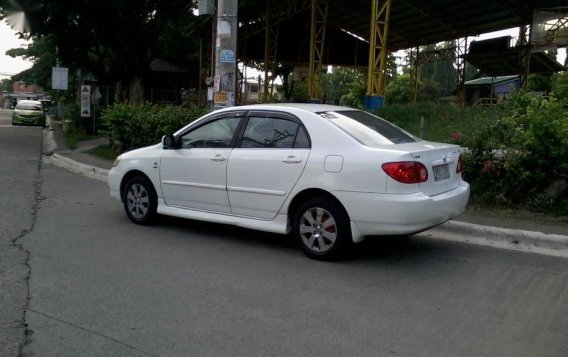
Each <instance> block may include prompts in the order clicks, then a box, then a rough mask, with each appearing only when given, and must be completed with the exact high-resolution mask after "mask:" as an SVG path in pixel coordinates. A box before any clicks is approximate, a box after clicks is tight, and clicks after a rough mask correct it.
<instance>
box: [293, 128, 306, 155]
mask: <svg viewBox="0 0 568 357" xmlns="http://www.w3.org/2000/svg"><path fill="white" fill-rule="evenodd" d="M294 148H296V149H309V148H310V138H309V137H308V133H307V132H306V129H305V128H304V127H303V126H300V127H299V128H298V134H297V135H296V141H295V142H294Z"/></svg>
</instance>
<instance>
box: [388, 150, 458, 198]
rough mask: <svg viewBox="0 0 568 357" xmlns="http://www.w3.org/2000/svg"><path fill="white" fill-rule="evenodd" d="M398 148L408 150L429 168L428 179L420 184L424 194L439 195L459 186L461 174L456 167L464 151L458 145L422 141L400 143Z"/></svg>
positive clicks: (415, 159)
mask: <svg viewBox="0 0 568 357" xmlns="http://www.w3.org/2000/svg"><path fill="white" fill-rule="evenodd" d="M397 148H398V149H404V150H407V151H408V152H409V153H410V155H411V156H412V158H413V160H414V161H417V162H420V163H422V164H423V165H424V166H425V167H426V169H427V170H428V180H427V181H425V182H422V183H420V184H419V187H420V191H422V192H423V193H424V194H426V195H428V196H433V195H438V194H441V193H444V192H447V191H450V190H452V189H454V188H456V187H457V186H458V184H459V180H460V175H459V174H458V173H456V169H457V165H458V160H459V157H460V154H461V152H462V150H461V148H460V147H459V146H458V145H451V144H442V143H433V142H425V141H421V142H416V143H408V144H400V145H397Z"/></svg>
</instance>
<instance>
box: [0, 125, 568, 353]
mask: <svg viewBox="0 0 568 357" xmlns="http://www.w3.org/2000/svg"><path fill="white" fill-rule="evenodd" d="M5 129H6V128H0V134H1V135H3V134H2V133H3V132H2V130H5ZM30 135H32V137H33V138H35V139H34V140H39V139H38V138H37V137H35V136H34V135H35V132H34V133H33V134H30ZM32 141H33V140H32ZM3 143H4V140H1V141H0V155H2V157H5V155H6V154H5V152H4V151H5V150H6V148H5V147H4V146H5V145H4V144H3ZM34 145H36V146H37V143H35V144H34ZM14 150H15V149H14ZM18 150H24V148H21V147H20V148H19V149H18ZM24 152H25V150H24ZM32 152H33V150H32ZM19 155H20V157H23V154H19ZM10 162H11V161H10ZM11 165H14V166H13V167H12V168H11V170H9V169H6V170H5V171H6V172H5V173H3V176H2V177H3V181H2V182H3V184H2V185H1V186H6V185H7V186H8V187H3V188H2V189H3V190H4V191H2V193H3V194H4V193H5V192H11V191H15V190H14V189H13V188H12V189H11V187H12V185H14V187H19V185H24V183H26V185H27V187H28V188H29V190H27V191H26V190H23V188H22V191H21V192H22V193H25V195H24V197H26V200H24V201H23V203H22V204H20V206H8V205H5V204H2V206H1V207H2V212H0V213H1V214H2V216H1V217H7V216H5V215H6V214H9V215H10V216H9V217H10V219H13V220H15V222H16V223H17V222H19V220H20V219H21V220H22V222H20V225H21V226H22V227H24V228H26V227H27V228H26V229H28V230H27V231H25V234H22V238H20V239H19V240H18V241H17V242H19V243H21V244H23V248H24V249H25V250H23V253H25V252H26V251H27V252H29V255H30V256H29V267H30V269H31V276H30V280H29V299H30V300H29V306H28V307H27V310H26V314H25V323H27V328H28V330H27V336H28V338H27V343H26V345H25V346H24V348H23V355H25V356H567V355H568V259H562V258H554V257H548V256H544V255H537V254H527V253H519V252H513V251H506V250H499V249H492V248H486V247H480V246H474V245H468V244H460V243H452V242H448V241H442V240H436V239H435V238H433V239H426V238H417V237H407V238H397V239H394V238H389V239H375V240H367V241H366V242H364V243H363V244H362V245H361V246H359V247H358V249H357V250H356V252H355V253H354V254H353V256H352V257H351V259H349V260H347V261H343V262H337V263H325V262H317V261H313V260H310V259H308V258H306V257H305V256H304V255H303V254H302V253H301V252H300V250H299V249H298V248H297V247H296V246H295V243H294V242H293V240H292V239H291V238H289V237H286V236H280V235H274V234H267V233H262V232H255V231H250V230H245V229H240V228H235V227H230V226H221V225H214V224H207V223H201V222H196V221H183V220H178V219H170V218H164V219H162V220H161V222H160V223H159V224H158V225H156V226H153V227H141V226H137V225H134V224H132V223H131V222H130V221H129V220H128V219H127V218H126V216H125V214H124V212H123V210H122V207H121V205H120V203H119V202H118V201H114V200H113V199H112V198H110V197H109V195H108V189H107V187H106V184H104V183H101V182H98V181H95V180H91V179H88V178H84V177H82V176H78V175H75V174H72V173H69V172H66V171H64V170H62V169H60V168H56V167H53V166H49V165H43V166H42V167H41V172H40V173H41V176H40V179H41V180H40V181H39V180H38V176H37V171H34V170H33V169H30V170H27V171H24V172H22V171H18V170H19V166H18V165H17V164H15V163H11ZM31 166H32V167H33V165H31ZM10 172H11V174H12V175H14V176H15V175H18V177H17V178H16V177H12V178H9V179H8V177H11V176H9V174H10ZM20 176H21V177H20ZM38 182H41V185H39V189H38V190H37V191H36V192H35V193H34V187H35V186H34V185H37V183H38ZM10 190H11V191H10ZM2 197H4V196H2ZM10 197H11V196H10ZM2 202H4V199H2ZM36 202H37V203H38V207H37V213H36V214H35V215H33V213H34V205H36ZM6 210H8V211H9V212H7V211H6ZM30 214H32V216H31V217H32V218H30ZM18 217H19V218H18ZM2 222H3V223H2V225H3V226H4V219H3V220H2ZM10 225H12V223H10ZM14 225H15V223H14ZM17 231H18V230H16V233H14V235H17ZM21 252H22V251H21ZM23 255H24V258H25V254H23ZM22 293H25V289H24V291H22ZM2 294H4V293H2ZM25 297H26V296H23V298H24V299H23V300H25ZM12 298H14V297H13V296H12ZM23 306H25V303H24V304H23ZM0 321H1V320H0ZM22 326H23V324H22ZM1 328H2V325H1V324H0V329H1ZM0 336H1V335H0ZM0 351H1V350H0ZM0 355H2V356H4V354H2V353H0Z"/></svg>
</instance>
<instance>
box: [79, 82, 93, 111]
mask: <svg viewBox="0 0 568 357" xmlns="http://www.w3.org/2000/svg"><path fill="white" fill-rule="evenodd" d="M90 117H91V86H90V85H82V86H81V118H90Z"/></svg>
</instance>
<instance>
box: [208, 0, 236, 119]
mask: <svg viewBox="0 0 568 357" xmlns="http://www.w3.org/2000/svg"><path fill="white" fill-rule="evenodd" d="M237 7H238V1H237V0H219V2H218V4H217V36H216V39H215V52H216V56H215V80H214V82H215V88H214V96H213V101H214V108H215V109H220V108H224V107H230V106H233V105H235V94H236V89H237ZM217 83H218V86H217Z"/></svg>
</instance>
